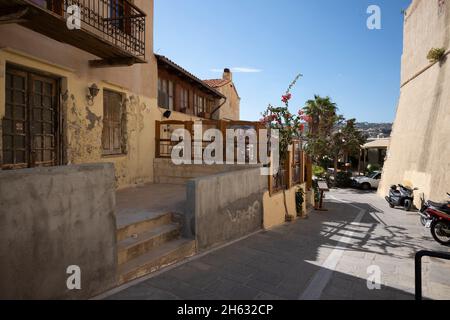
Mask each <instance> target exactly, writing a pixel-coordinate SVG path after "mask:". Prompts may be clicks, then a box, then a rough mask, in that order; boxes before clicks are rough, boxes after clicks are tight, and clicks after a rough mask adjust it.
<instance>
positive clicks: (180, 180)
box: [153, 159, 260, 185]
mask: <svg viewBox="0 0 450 320" xmlns="http://www.w3.org/2000/svg"><path fill="white" fill-rule="evenodd" d="M256 167H260V165H236V164H232V165H206V164H205V165H195V164H192V165H175V164H173V162H172V160H171V159H155V161H154V163H153V168H154V177H155V183H170V184H180V185H181V184H186V183H187V182H188V181H189V180H191V179H195V178H200V177H205V176H211V175H215V174H219V173H224V172H231V171H237V170H245V169H249V168H256Z"/></svg>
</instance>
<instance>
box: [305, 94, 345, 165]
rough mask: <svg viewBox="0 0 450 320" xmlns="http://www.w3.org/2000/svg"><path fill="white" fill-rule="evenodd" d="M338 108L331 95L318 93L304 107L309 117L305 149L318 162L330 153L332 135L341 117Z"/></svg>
mask: <svg viewBox="0 0 450 320" xmlns="http://www.w3.org/2000/svg"><path fill="white" fill-rule="evenodd" d="M337 110H338V108H337V106H336V103H334V102H333V101H332V100H331V98H330V97H325V98H323V97H321V96H318V95H315V96H314V99H313V100H308V101H307V102H306V105H305V107H304V109H303V111H304V112H305V114H306V115H307V116H308V117H309V119H308V122H309V130H308V132H307V134H306V141H307V144H306V147H305V150H306V152H307V153H308V154H309V155H310V156H311V158H312V160H313V162H315V163H317V164H318V163H320V160H322V159H323V158H324V157H326V156H328V155H329V147H330V137H331V134H332V133H333V129H334V128H335V126H336V124H337V123H338V122H339V121H340V119H341V117H340V116H338V115H337Z"/></svg>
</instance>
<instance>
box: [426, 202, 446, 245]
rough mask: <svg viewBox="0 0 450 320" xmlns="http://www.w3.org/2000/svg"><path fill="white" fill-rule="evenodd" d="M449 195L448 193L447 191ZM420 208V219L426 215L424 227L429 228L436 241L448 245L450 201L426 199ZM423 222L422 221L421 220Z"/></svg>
mask: <svg viewBox="0 0 450 320" xmlns="http://www.w3.org/2000/svg"><path fill="white" fill-rule="evenodd" d="M447 195H448V196H449V197H450V194H448V193H447ZM424 207H425V209H424V212H422V210H421V213H420V214H421V221H422V219H424V218H425V217H427V222H426V224H425V227H427V228H430V229H431V235H432V236H433V238H434V240H436V242H438V243H440V244H442V245H445V246H450V201H448V202H447V203H436V202H432V201H428V202H427V203H426V204H425V205H424ZM422 223H423V222H422Z"/></svg>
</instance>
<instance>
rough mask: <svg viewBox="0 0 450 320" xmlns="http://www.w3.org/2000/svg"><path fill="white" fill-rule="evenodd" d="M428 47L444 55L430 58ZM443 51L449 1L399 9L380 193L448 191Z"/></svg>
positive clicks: (420, 0) (448, 111)
mask: <svg viewBox="0 0 450 320" xmlns="http://www.w3.org/2000/svg"><path fill="white" fill-rule="evenodd" d="M432 48H443V49H444V50H445V56H444V57H443V58H442V59H441V60H440V61H436V62H430V61H429V60H428V59H427V56H428V53H429V51H430V50H431V49H432ZM449 50H450V1H429V0H414V1H413V2H412V4H411V6H410V7H409V8H408V10H407V11H406V13H405V22H404V48H403V57H402V71H401V89H400V101H399V104H398V108H397V116H396V119H395V123H394V127H393V133H392V140H391V145H390V148H389V151H388V156H387V161H386V164H385V167H384V174H383V178H382V182H381V185H380V188H379V194H380V195H385V194H387V193H388V190H389V187H390V186H391V185H393V184H398V183H404V184H410V185H412V186H414V187H417V188H419V189H420V191H418V193H424V194H425V198H426V199H432V200H435V201H442V200H443V199H446V192H450V141H449V137H450V62H449V61H448V54H449V52H450V51H449ZM417 195H418V194H417ZM416 198H417V201H418V200H419V199H418V198H419V197H416ZM416 205H417V204H416Z"/></svg>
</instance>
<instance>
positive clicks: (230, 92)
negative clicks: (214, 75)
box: [204, 69, 241, 120]
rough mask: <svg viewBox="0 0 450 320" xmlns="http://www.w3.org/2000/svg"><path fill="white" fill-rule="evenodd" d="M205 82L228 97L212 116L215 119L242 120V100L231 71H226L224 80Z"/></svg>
mask: <svg viewBox="0 0 450 320" xmlns="http://www.w3.org/2000/svg"><path fill="white" fill-rule="evenodd" d="M204 82H205V83H206V84H207V85H209V86H210V87H212V88H214V89H216V90H217V91H219V92H220V93H221V94H223V95H224V96H225V97H226V101H225V102H224V104H223V105H222V106H221V107H220V109H218V110H217V112H215V113H214V114H213V115H212V116H213V117H214V119H224V120H240V104H241V98H240V97H239V94H238V92H237V89H236V86H235V85H234V83H233V74H232V72H231V71H230V69H224V71H223V76H222V79H210V80H204Z"/></svg>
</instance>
